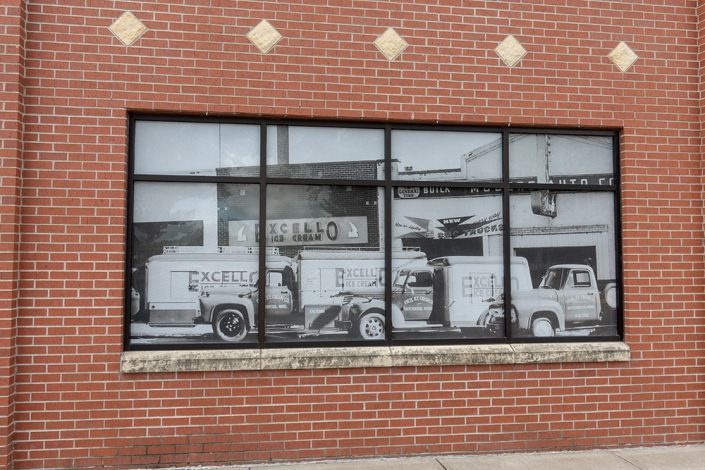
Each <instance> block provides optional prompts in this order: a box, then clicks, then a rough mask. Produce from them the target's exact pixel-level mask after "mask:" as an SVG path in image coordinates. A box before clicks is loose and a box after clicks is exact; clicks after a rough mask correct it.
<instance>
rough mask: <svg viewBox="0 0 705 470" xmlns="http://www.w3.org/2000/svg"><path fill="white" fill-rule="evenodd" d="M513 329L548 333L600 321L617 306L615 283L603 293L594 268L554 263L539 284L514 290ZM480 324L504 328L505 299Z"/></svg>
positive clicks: (597, 323)
mask: <svg viewBox="0 0 705 470" xmlns="http://www.w3.org/2000/svg"><path fill="white" fill-rule="evenodd" d="M511 301H512V303H511V309H512V310H511V322H512V329H513V331H515V334H516V335H517V336H525V335H527V333H528V334H529V335H531V336H536V337H546V336H554V335H555V334H556V332H561V331H565V330H566V329H570V328H575V327H581V326H590V325H599V324H601V323H603V320H604V317H605V310H607V309H612V310H613V309H615V308H616V307H617V291H616V285H615V284H614V283H610V284H608V285H607V286H605V289H604V290H603V292H602V294H601V293H600V290H599V289H598V286H597V279H596V278H595V273H594V271H593V270H592V268H591V267H590V266H588V265H584V264H559V265H555V266H551V267H550V268H548V269H547V270H546V274H545V275H544V276H543V278H542V279H541V283H540V284H539V286H538V288H536V289H532V290H529V291H521V290H518V291H513V292H512V294H511ZM478 325H482V326H484V327H485V328H487V329H489V330H492V331H497V330H500V329H503V328H504V302H503V301H498V302H495V303H493V304H492V305H490V306H489V308H488V309H487V311H485V312H484V313H483V314H482V315H481V316H480V318H479V319H478Z"/></svg>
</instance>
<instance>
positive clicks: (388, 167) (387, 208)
mask: <svg viewBox="0 0 705 470" xmlns="http://www.w3.org/2000/svg"><path fill="white" fill-rule="evenodd" d="M391 180H392V128H391V126H386V127H385V129H384V285H385V288H384V316H385V319H384V338H385V340H386V342H387V344H390V343H391V341H392V183H391Z"/></svg>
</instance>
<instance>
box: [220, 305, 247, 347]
mask: <svg viewBox="0 0 705 470" xmlns="http://www.w3.org/2000/svg"><path fill="white" fill-rule="evenodd" d="M248 330H249V328H248V326H247V321H246V320H245V315H244V314H243V313H242V311H240V310H238V309H236V308H224V309H222V310H219V311H218V313H216V314H215V316H214V317H213V332H214V333H215V335H216V336H217V337H218V338H220V339H222V340H223V341H227V342H228V343H237V342H239V341H242V339H243V338H244V337H245V336H247V331H248Z"/></svg>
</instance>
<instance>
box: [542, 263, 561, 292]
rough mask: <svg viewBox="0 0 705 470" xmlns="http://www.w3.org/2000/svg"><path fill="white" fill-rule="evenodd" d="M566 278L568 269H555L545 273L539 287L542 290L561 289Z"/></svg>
mask: <svg viewBox="0 0 705 470" xmlns="http://www.w3.org/2000/svg"><path fill="white" fill-rule="evenodd" d="M567 276H568V269H566V268H555V269H549V270H548V271H546V275H545V276H544V277H543V279H542V280H541V285H540V286H539V287H541V288H543V289H556V290H557V289H561V288H562V287H563V284H565V280H566V278H567Z"/></svg>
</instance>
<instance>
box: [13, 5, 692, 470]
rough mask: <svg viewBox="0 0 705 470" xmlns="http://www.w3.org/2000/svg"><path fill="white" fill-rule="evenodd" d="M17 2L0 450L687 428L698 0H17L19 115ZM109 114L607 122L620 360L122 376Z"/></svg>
mask: <svg viewBox="0 0 705 470" xmlns="http://www.w3.org/2000/svg"><path fill="white" fill-rule="evenodd" d="M21 3H22V2H20V1H19V0H5V1H4V2H3V5H9V6H3V7H0V12H3V13H5V15H3V17H2V20H0V21H1V23H0V24H1V25H2V27H3V28H5V29H4V31H3V32H0V40H1V41H2V42H1V43H0V53H1V54H2V57H3V58H5V57H7V56H8V55H9V57H8V60H7V61H5V60H3V62H2V65H1V66H0V73H2V77H3V80H4V81H5V82H9V83H10V85H9V86H8V85H5V86H4V88H2V89H0V97H1V98H2V103H3V105H2V107H1V108H0V111H1V112H2V128H1V131H2V134H1V135H0V137H1V139H2V149H0V152H2V153H0V155H2V158H3V160H2V166H0V171H2V174H1V175H2V182H3V186H2V201H3V209H2V213H1V217H2V219H1V222H2V225H1V227H2V231H1V232H0V236H1V237H2V238H1V242H2V243H1V245H2V253H3V258H2V260H0V261H1V262H2V264H1V265H0V273H2V278H1V279H0V295H2V297H0V302H1V304H0V305H2V308H3V310H2V316H1V317H0V328H1V329H2V333H3V334H2V339H1V340H0V361H1V362H0V392H2V394H3V396H4V397H5V399H4V401H3V403H2V404H0V408H1V409H0V416H1V417H2V419H1V420H0V458H2V457H3V456H9V455H12V458H13V459H14V466H15V467H16V468H37V467H87V466H99V465H106V466H120V467H127V466H145V465H184V464H187V463H188V464H198V463H224V462H243V461H253V460H269V459H310V458H322V457H353V456H369V455H398V454H415V453H425V452H486V451H493V450H515V449H531V450H535V449H556V448H582V447H595V446H618V445H637V444H640V445H641V444H655V443H676V442H696V441H703V440H705V424H703V423H704V422H705V418H704V417H705V405H704V403H705V293H704V292H705V273H704V271H705V268H704V266H703V264H704V261H703V260H704V254H703V240H704V236H703V166H702V161H703V159H702V152H701V144H700V142H701V127H702V118H701V106H699V105H700V95H699V92H700V88H699V84H700V83H701V81H702V74H701V73H700V70H699V59H700V58H701V57H702V56H701V55H699V52H700V51H701V49H702V45H703V39H702V36H703V35H702V30H703V28H702V21H698V16H697V14H696V9H697V7H698V4H699V3H700V2H695V1H687V0H644V1H638V2H637V1H593V2H589V3H588V2H583V1H577V0H558V1H555V0H552V1H548V0H531V1H529V0H523V1H511V2H509V1H507V2H501V1H480V0H478V1H473V2H468V1H460V0H454V1H452V0H435V1H433V0H427V1H421V0H417V1H415V2H414V1H404V2H375V1H358V0H351V1H342V0H341V1H331V0H328V1H325V2H324V1H322V0H320V1H315V0H301V1H276V2H274V1H272V2H248V1H212V0H209V1H206V0H200V1H193V0H189V1H186V0H159V1H156V0H153V1H111V0H100V1H99V0H91V1H90V2H88V1H80V0H33V1H32V2H28V5H27V12H26V18H27V26H26V47H25V49H26V61H25V68H24V70H25V72H26V74H25V77H24V115H23V114H22V94H23V93H22V90H23V87H22V74H21V73H20V72H19V71H21V70H22V68H21V57H22V53H21V51H22V47H21V45H22V31H21V27H20V26H19V25H20V24H21V21H20V20H21V18H22V13H21V12H20V11H19V5H21ZM86 5H90V6H86ZM350 5H352V7H350ZM586 5H587V6H586ZM700 8H701V9H702V6H701V7H700ZM125 10H130V11H132V12H133V13H135V15H136V16H137V17H138V18H139V19H141V20H142V21H143V22H144V23H145V24H146V25H147V26H148V27H149V31H148V32H147V33H146V34H145V35H144V36H143V37H142V38H141V39H140V40H139V41H138V42H137V43H136V44H135V45H133V46H131V47H125V46H123V45H122V44H120V43H119V41H118V40H117V39H115V38H114V37H113V36H112V35H111V34H110V32H109V31H108V30H107V27H108V26H109V25H110V24H111V23H112V21H113V20H114V19H115V18H117V17H118V16H119V15H120V14H121V13H122V12H123V11H125ZM701 13H702V12H701ZM261 19H267V20H269V21H270V22H271V23H272V24H273V25H274V26H275V27H276V28H277V29H279V31H280V32H281V33H282V34H283V35H284V36H285V38H284V39H283V40H282V41H281V42H280V43H279V44H278V45H277V46H276V47H275V48H274V50H273V51H272V52H271V53H270V54H268V55H261V54H260V53H259V52H258V51H256V50H255V49H254V47H253V46H252V45H250V44H249V42H248V41H247V39H246V38H245V36H244V35H245V33H246V32H247V31H248V30H249V29H250V28H251V27H252V26H254V25H255V24H257V22H259V20H261ZM387 27H394V28H395V29H396V30H397V31H398V32H399V33H400V34H401V35H402V36H403V37H404V38H405V39H406V40H407V41H408V42H409V44H410V46H409V48H408V49H407V50H406V51H405V52H404V53H403V54H402V56H401V58H400V59H399V60H398V61H396V62H388V61H387V60H386V59H384V58H383V57H382V56H381V55H380V54H379V53H378V52H377V50H376V49H375V48H374V46H373V45H372V41H373V40H374V39H375V38H376V36H377V35H379V34H381V33H382V32H383V31H384V30H385V29H386V28H387ZM15 31H17V34H15V33H14V32H15ZM507 34H513V35H515V36H516V38H517V39H518V40H519V41H520V42H522V44H523V45H524V46H525V47H526V48H527V49H528V50H529V54H528V55H527V56H526V57H525V58H524V59H523V60H522V61H521V63H520V65H519V66H518V67H516V68H512V69H510V68H508V67H506V66H505V65H504V64H503V63H502V62H501V61H500V60H499V59H498V58H497V56H496V55H495V53H494V51H493V49H494V47H495V46H496V45H497V44H498V43H499V41H501V40H502V39H503V38H504V37H505V36H506V35H507ZM621 40H623V41H625V42H627V43H628V44H629V45H630V46H631V47H632V48H633V49H634V50H635V51H636V53H637V54H638V55H639V57H640V58H639V60H638V61H637V63H636V64H635V66H634V67H633V68H632V69H631V70H630V71H628V72H626V73H622V72H620V71H619V70H618V69H617V68H616V67H615V66H614V65H613V64H612V63H610V62H609V60H608V59H607V58H606V54H607V53H608V52H609V51H610V50H611V49H612V48H613V47H614V46H616V45H617V43H618V42H619V41H621ZM15 51H18V52H17V53H16V54H15ZM130 110H135V111H159V112H176V113H188V114H191V115H204V114H206V113H208V114H224V115H268V116H278V117H284V116H286V117H291V116H294V117H300V118H306V117H314V118H327V119H336V118H341V119H369V120H394V121H400V122H412V121H413V122H436V121H439V122H443V123H467V124H484V123H492V124H511V125H520V124H521V125H541V126H566V127H582V126H590V127H610V128H615V127H617V128H623V129H624V131H623V136H622V144H621V164H622V181H623V186H622V187H623V192H622V204H623V241H624V250H623V253H624V281H625V301H626V302H625V305H626V315H625V324H626V327H625V331H626V338H625V339H626V341H627V342H628V343H629V345H630V346H631V348H632V361H631V362H630V363H620V364H616V363H613V364H562V365H560V364H557V365H535V366H526V365H522V366H486V367H476V366H473V367H441V368H438V367H424V368H394V369H365V370H362V369H361V370H340V371H339V370H318V371H272V372H261V373H260V372H218V373H180V374H177V373H164V374H142V375H140V374H129V375H127V374H120V372H119V358H120V353H121V351H122V322H123V319H122V315H123V313H122V312H123V310H122V305H123V299H122V295H123V280H122V279H123V269H124V249H125V246H124V243H125V235H124V232H125V229H124V226H125V220H126V208H125V197H126V194H125V189H126V169H127V165H126V153H127V129H126V124H127V120H126V117H127V112H128V111H130ZM22 117H23V119H24V126H25V128H24V139H22V138H21V137H20V136H21V135H22V134H21V132H20V131H21V119H22ZM22 140H24V142H23V145H24V151H23V153H22V157H23V165H24V168H23V173H22V176H23V186H22V206H21V217H22V220H21V223H22V224H21V247H20V252H19V257H20V268H21V273H20V286H19V307H18V308H17V309H16V308H15V303H14V298H15V297H16V296H17V289H16V288H15V285H14V279H15V278H16V276H15V267H14V264H13V262H14V258H15V255H14V253H13V251H12V244H13V242H14V240H15V232H16V227H17V215H16V212H15V210H16V209H15V207H16V205H15V204H14V201H15V198H14V196H15V192H16V191H17V190H18V188H19V187H20V184H19V179H18V177H17V169H18V168H19V157H20V150H21V147H22V146H21V144H20V143H21V142H22ZM6 201H7V202H9V203H10V204H9V205H7V207H6ZM15 311H17V312H18V315H17V316H18V320H17V322H18V324H17V327H16V342H17V344H16V346H17V352H16V363H17V365H16V370H15V369H14V366H13V352H12V349H13V347H14V343H13V341H14V340H13V338H14V336H13V331H15V328H14V327H13V318H14V316H15ZM13 377H14V382H13ZM13 391H14V396H13ZM8 397H9V398H8ZM12 398H14V416H13V413H12V411H13V410H12V406H13V400H12ZM13 417H14V426H15V434H14V453H12V454H11V453H10V449H9V447H8V442H9V437H8V436H10V435H11V430H12V420H13ZM5 431H7V432H5ZM3 443H4V444H5V445H2V444H3ZM0 463H1V462H0Z"/></svg>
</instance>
